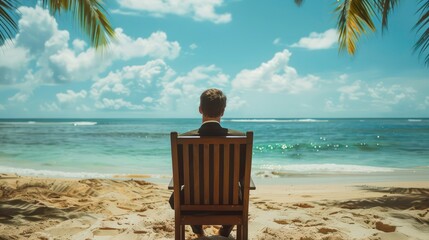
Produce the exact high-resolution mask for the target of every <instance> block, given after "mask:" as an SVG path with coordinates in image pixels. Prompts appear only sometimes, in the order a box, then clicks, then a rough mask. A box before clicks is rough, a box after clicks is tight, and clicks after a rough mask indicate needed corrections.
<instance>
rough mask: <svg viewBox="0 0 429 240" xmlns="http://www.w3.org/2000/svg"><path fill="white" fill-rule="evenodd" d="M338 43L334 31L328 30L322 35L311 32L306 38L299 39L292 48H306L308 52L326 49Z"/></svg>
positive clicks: (336, 34) (335, 31)
mask: <svg viewBox="0 0 429 240" xmlns="http://www.w3.org/2000/svg"><path fill="white" fill-rule="evenodd" d="M337 41H338V33H337V30H336V29H328V30H326V31H325V32H323V33H317V32H312V33H310V35H309V36H308V37H303V38H301V39H300V40H299V41H298V42H297V43H294V44H292V47H299V48H306V49H310V50H318V49H328V48H331V47H332V46H333V45H334V44H335V43H337Z"/></svg>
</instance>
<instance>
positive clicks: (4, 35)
mask: <svg viewBox="0 0 429 240" xmlns="http://www.w3.org/2000/svg"><path fill="white" fill-rule="evenodd" d="M16 13H17V1H16V0H0V44H3V43H4V42H5V41H6V40H9V39H11V38H13V37H14V36H15V34H16V33H17V32H18V24H17V22H16V18H17V14H16Z"/></svg>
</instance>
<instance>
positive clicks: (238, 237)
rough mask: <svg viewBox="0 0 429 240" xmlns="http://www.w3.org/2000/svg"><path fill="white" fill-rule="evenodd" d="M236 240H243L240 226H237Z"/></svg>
mask: <svg viewBox="0 0 429 240" xmlns="http://www.w3.org/2000/svg"><path fill="white" fill-rule="evenodd" d="M236 239H237V240H242V239H243V231H242V225H237V237H236Z"/></svg>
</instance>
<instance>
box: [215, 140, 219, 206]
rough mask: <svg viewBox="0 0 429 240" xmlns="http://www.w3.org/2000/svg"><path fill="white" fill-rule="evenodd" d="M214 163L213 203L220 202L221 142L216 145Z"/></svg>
mask: <svg viewBox="0 0 429 240" xmlns="http://www.w3.org/2000/svg"><path fill="white" fill-rule="evenodd" d="M213 160H214V165H213V173H214V176H213V185H214V186H213V192H214V194H213V198H214V200H213V204H216V205H217V204H219V184H220V183H219V164H220V162H219V144H215V145H214V159H213Z"/></svg>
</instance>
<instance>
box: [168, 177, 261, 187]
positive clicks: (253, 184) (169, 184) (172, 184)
mask: <svg viewBox="0 0 429 240" xmlns="http://www.w3.org/2000/svg"><path fill="white" fill-rule="evenodd" d="M173 189H174V182H173V178H171V180H170V182H169V183H168V190H173ZM250 190H256V186H255V183H254V182H253V179H252V177H250Z"/></svg>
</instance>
